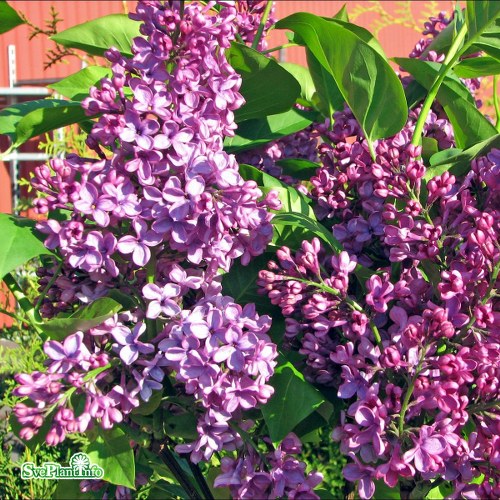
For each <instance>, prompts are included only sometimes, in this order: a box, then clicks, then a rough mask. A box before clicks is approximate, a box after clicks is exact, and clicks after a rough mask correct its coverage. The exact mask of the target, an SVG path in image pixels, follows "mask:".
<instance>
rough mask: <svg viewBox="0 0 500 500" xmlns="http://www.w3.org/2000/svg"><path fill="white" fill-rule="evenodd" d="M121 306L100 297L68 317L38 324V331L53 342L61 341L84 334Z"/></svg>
mask: <svg viewBox="0 0 500 500" xmlns="http://www.w3.org/2000/svg"><path fill="white" fill-rule="evenodd" d="M121 309H122V306H121V304H119V303H118V302H116V300H113V299H111V298H109V297H102V298H100V299H97V300H95V301H94V302H92V303H91V304H89V305H85V306H82V307H80V309H78V310H77V311H75V312H74V313H73V314H71V315H70V316H66V317H64V316H56V317H55V318H54V319H51V320H49V321H47V322H46V323H43V324H40V329H41V330H42V331H43V333H45V334H46V335H47V336H49V337H50V338H51V339H54V340H62V339H64V338H66V337H67V336H68V335H71V334H72V333H74V332H76V331H82V332H85V331H87V330H88V329H89V328H93V327H95V326H97V325H100V324H101V323H102V322H103V321H106V320H107V319H108V318H111V316H113V315H114V314H116V313H117V312H118V311H121Z"/></svg>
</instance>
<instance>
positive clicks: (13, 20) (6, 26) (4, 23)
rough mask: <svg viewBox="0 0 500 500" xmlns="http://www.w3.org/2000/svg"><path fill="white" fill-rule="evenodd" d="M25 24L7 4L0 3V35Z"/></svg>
mask: <svg viewBox="0 0 500 500" xmlns="http://www.w3.org/2000/svg"><path fill="white" fill-rule="evenodd" d="M25 22H26V21H23V20H22V18H21V16H20V15H19V14H18V13H17V12H16V11H15V10H14V9H13V8H12V7H11V6H10V5H9V4H8V3H7V2H5V1H1V2H0V35H1V34H2V33H7V31H10V30H11V29H13V28H15V27H16V26H19V25H20V24H24V23H25Z"/></svg>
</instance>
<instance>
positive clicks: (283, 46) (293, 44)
mask: <svg viewBox="0 0 500 500" xmlns="http://www.w3.org/2000/svg"><path fill="white" fill-rule="evenodd" d="M289 47H300V46H299V45H298V44H297V43H293V42H290V43H284V44H283V45H278V46H277V47H273V48H272V49H267V50H263V51H262V52H261V54H270V53H271V52H276V51H277V50H281V49H288V48H289Z"/></svg>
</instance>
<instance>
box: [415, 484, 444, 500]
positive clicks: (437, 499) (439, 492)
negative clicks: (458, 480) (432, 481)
mask: <svg viewBox="0 0 500 500" xmlns="http://www.w3.org/2000/svg"><path fill="white" fill-rule="evenodd" d="M431 488H432V485H431ZM452 493H453V486H452V485H451V483H450V482H448V481H445V482H444V483H441V484H439V485H438V486H435V487H434V488H432V489H431V490H430V491H428V492H427V494H426V495H425V497H424V498H425V499H427V500H442V499H443V498H448V497H449V496H450V495H451V494H452ZM413 498H418V497H413ZM420 498H422V497H420Z"/></svg>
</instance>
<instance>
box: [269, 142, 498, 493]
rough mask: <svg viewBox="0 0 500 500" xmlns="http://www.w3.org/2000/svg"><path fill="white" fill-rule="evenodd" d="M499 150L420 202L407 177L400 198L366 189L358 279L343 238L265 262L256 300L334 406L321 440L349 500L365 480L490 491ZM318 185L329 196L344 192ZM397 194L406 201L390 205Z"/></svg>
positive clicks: (493, 485) (433, 183)
mask: <svg viewBox="0 0 500 500" xmlns="http://www.w3.org/2000/svg"><path fill="white" fill-rule="evenodd" d="M393 141H394V138H392V139H389V140H388V141H384V143H382V144H383V145H384V146H385V147H387V143H388V144H391V142H393ZM379 147H380V143H379ZM341 148H345V145H344V144H342V145H341ZM499 155H500V151H499V150H493V151H492V152H491V153H489V154H488V155H487V156H486V157H483V158H479V159H478V160H475V161H473V163H472V165H471V167H472V169H471V171H470V172H469V173H468V174H467V175H465V176H463V177H461V178H457V177H455V176H453V175H450V174H449V173H448V172H445V173H444V174H441V175H439V176H436V177H434V178H433V179H431V180H430V181H429V182H427V184H426V191H427V193H428V195H427V200H426V203H425V204H422V203H421V202H420V201H418V200H422V199H423V198H422V196H420V195H421V190H420V188H419V186H418V185H415V186H414V187H413V188H412V185H411V182H409V180H407V182H406V183H405V184H406V185H407V186H408V187H407V191H405V192H404V193H397V192H394V190H393V191H392V192H386V193H382V192H381V191H380V190H378V191H377V196H378V197H379V198H380V200H379V201H378V200H375V201H377V203H380V205H379V206H380V209H381V210H380V212H379V213H380V220H379V222H378V224H379V226H380V230H379V231H378V232H375V231H372V232H371V233H370V238H372V242H371V246H372V247H376V252H375V250H374V253H373V254H372V255H373V256H372V258H371V259H370V261H371V262H369V265H370V266H371V268H372V269H373V271H374V274H372V276H371V277H370V278H368V279H365V278H362V277H361V276H363V273H362V272H360V270H359V268H357V267H356V266H357V263H359V262H360V261H361V258H356V251H357V250H358V251H360V250H361V249H360V248H356V247H354V246H352V247H350V246H349V245H346V241H345V239H343V243H344V247H345V248H348V251H343V252H341V253H340V254H339V255H331V254H330V253H329V252H327V251H326V250H325V249H323V248H322V246H321V244H320V242H319V241H318V240H317V239H313V240H312V242H311V243H308V242H303V243H302V248H301V249H300V250H299V251H297V252H296V253H295V254H293V253H292V252H291V251H290V249H288V248H286V247H283V248H282V249H280V250H279V251H278V252H277V258H278V263H275V262H270V263H269V270H268V271H261V272H260V280H259V285H260V287H261V289H262V292H263V293H267V294H268V296H269V298H270V300H271V302H272V303H273V304H276V305H278V306H279V307H280V308H281V310H282V313H283V315H284V316H285V317H286V334H285V337H286V339H287V341H288V344H289V346H291V347H293V348H295V349H298V350H299V352H300V353H302V354H304V355H305V356H306V358H305V362H306V370H305V373H306V374H307V376H308V378H309V379H310V380H311V381H313V382H315V383H319V384H326V385H330V386H333V387H335V388H337V390H338V396H339V397H340V398H341V399H345V400H346V403H347V406H346V410H345V411H344V412H343V416H342V422H341V425H340V426H339V427H337V428H336V429H335V431H334V433H333V437H334V439H336V440H338V441H340V442H341V451H342V452H343V453H345V454H346V455H347V456H349V457H351V458H352V460H353V463H351V464H349V465H348V466H347V467H346V468H345V470H344V476H345V477H346V479H348V480H350V481H358V485H359V494H360V496H361V497H362V498H370V497H371V496H373V494H374V491H375V485H374V480H375V479H383V480H384V481H385V483H386V484H387V485H388V486H390V487H394V486H395V485H396V484H397V482H398V481H399V480H401V479H403V480H404V478H406V479H407V481H408V484H411V483H410V479H411V478H415V477H416V478H417V480H418V479H419V478H420V479H422V480H426V481H430V480H432V479H434V478H437V477H440V478H443V479H445V480H447V481H451V482H452V484H453V486H454V489H455V492H456V494H459V492H461V493H460V494H462V495H465V496H466V497H467V498H469V497H470V498H477V497H479V498H490V497H495V496H497V495H498V492H499V491H500V490H499V488H500V474H499V472H498V471H499V468H498V466H497V464H496V462H495V460H496V459H492V458H491V457H496V455H497V454H498V450H497V448H498V442H497V441H498V440H497V438H496V430H495V429H496V428H497V424H498V419H499V418H500V414H499V407H498V398H499V385H498V383H499V380H500V379H499V377H500V363H499V361H500V358H499V356H498V352H500V351H499V348H500V343H499V341H500V337H499V334H500V313H499V310H498V305H499V304H498V301H497V299H496V298H495V297H496V295H495V292H494V291H495V290H496V287H497V285H498V269H499V267H500V250H499V248H498V244H497V243H496V234H498V230H499V229H500V218H499V211H498V201H497V200H498V189H499V185H498V179H497V177H495V173H494V172H496V173H498V169H499V168H500V156H499ZM399 157H400V156H399V155H397V154H393V158H394V159H397V158H399ZM410 158H411V155H410ZM351 161H352V160H351ZM412 161H413V160H410V163H411V162H412ZM346 164H347V165H348V167H347V168H349V167H351V168H353V169H355V168H356V167H357V166H358V165H356V164H355V163H354V164H353V163H350V164H349V163H348V162H346ZM378 164H380V162H379V163H378ZM423 168H424V167H423ZM397 175H398V176H401V175H402V174H401V173H398V174H397ZM394 177H395V179H396V180H397V179H398V177H397V176H396V175H395V176H394ZM419 177H420V178H421V176H419ZM331 182H332V188H333V189H334V188H335V187H337V186H338V185H340V186H342V187H343V186H344V185H345V182H344V181H343V180H341V181H339V180H333V179H332V181H331ZM391 182H394V180H392V181H391ZM335 183H336V184H337V186H336V185H335ZM422 184H423V183H422V182H421V183H420V186H422ZM340 186H339V187H340ZM359 186H360V187H359V188H358V192H357V193H356V194H357V199H360V200H363V191H362V188H361V186H362V184H360V185H359ZM359 191H361V193H360V192H359ZM388 191H389V190H388ZM404 196H406V197H407V199H408V201H407V202H406V203H405V204H399V203H398V202H397V201H396V202H395V201H394V200H395V199H396V200H397V199H398V198H403V197H404ZM412 196H414V197H415V198H412ZM373 198H375V197H374V196H372V199H371V200H366V203H365V205H366V208H365V206H364V205H363V202H361V203H358V204H357V205H356V206H355V207H356V208H357V210H358V211H356V208H353V209H351V210H352V212H353V218H352V219H351V220H360V219H359V218H360V215H358V214H360V213H362V212H361V211H362V210H366V211H368V210H369V209H370V208H372V206H373V201H374V200H373ZM373 213H374V212H372V213H371V214H370V217H372V219H371V220H373ZM375 213H377V212H375ZM430 214H432V218H431V217H430ZM356 217H358V219H356ZM368 221H370V218H369V219H368ZM356 230H357V228H356ZM356 233H357V234H362V233H361V232H360V231H358V230H357V231H356ZM334 234H336V235H339V230H338V227H337V226H334ZM354 242H356V239H354ZM359 243H363V241H360V242H359ZM366 254H367V250H366V249H364V250H363V256H365V255H366ZM377 262H383V263H384V264H383V265H377V264H376V263H377ZM364 272H365V273H366V269H365V271H364ZM431 273H433V274H431ZM354 274H356V277H355V276H354ZM436 275H437V276H438V277H439V279H438V280H436V279H435V278H434V277H435V276H436ZM492 460H493V462H492ZM480 476H484V479H483V478H481V479H482V480H481V481H478V483H479V484H476V483H472V480H473V479H474V478H478V477H480ZM474 495H475V496H474Z"/></svg>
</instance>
